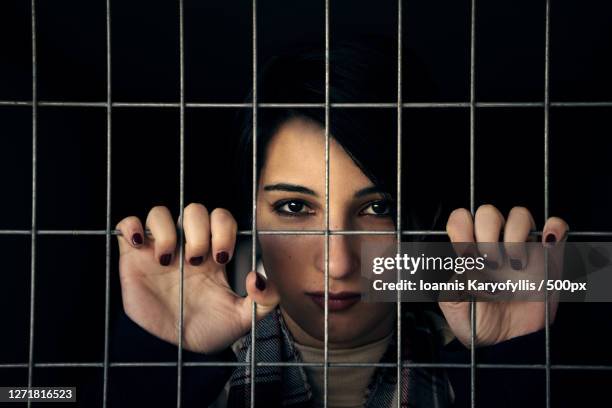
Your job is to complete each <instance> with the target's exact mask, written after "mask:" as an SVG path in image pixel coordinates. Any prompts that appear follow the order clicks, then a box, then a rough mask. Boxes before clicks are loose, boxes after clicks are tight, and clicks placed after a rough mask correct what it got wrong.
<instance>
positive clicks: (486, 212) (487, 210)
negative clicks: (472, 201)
mask: <svg viewBox="0 0 612 408" xmlns="http://www.w3.org/2000/svg"><path fill="white" fill-rule="evenodd" d="M483 217H485V218H489V217H494V218H497V220H498V221H499V222H501V223H503V222H504V216H503V215H502V213H501V212H500V211H499V210H498V209H497V207H495V206H494V205H493V204H482V205H481V206H479V207H478V209H477V210H476V214H475V215H474V218H477V219H480V218H483Z"/></svg>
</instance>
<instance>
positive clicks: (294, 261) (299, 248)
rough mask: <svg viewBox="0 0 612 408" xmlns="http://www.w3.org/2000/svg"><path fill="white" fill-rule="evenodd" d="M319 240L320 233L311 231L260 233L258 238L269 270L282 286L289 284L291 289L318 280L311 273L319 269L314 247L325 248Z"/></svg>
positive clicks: (278, 284)
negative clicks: (285, 233)
mask: <svg viewBox="0 0 612 408" xmlns="http://www.w3.org/2000/svg"><path fill="white" fill-rule="evenodd" d="M320 241H321V239H320V237H316V236H308V235H302V236H300V235H261V236H260V237H259V242H260V245H261V249H262V253H263V262H264V267H265V269H266V274H267V275H268V276H269V277H271V278H272V279H273V280H274V282H275V283H276V284H277V286H279V289H281V288H282V287H283V286H285V287H287V286H290V288H288V289H289V290H290V291H291V288H293V289H300V288H301V287H302V286H303V285H302V284H303V283H304V282H308V281H313V280H315V279H316V278H315V277H314V276H309V275H310V274H313V273H315V272H314V271H315V270H316V268H315V265H314V260H315V259H316V254H315V251H316V250H317V248H318V249H319V250H320V249H321V248H322V243H321V242H320ZM281 290H282V289H281Z"/></svg>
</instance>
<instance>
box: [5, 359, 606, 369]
mask: <svg viewBox="0 0 612 408" xmlns="http://www.w3.org/2000/svg"><path fill="white" fill-rule="evenodd" d="M248 365H250V363H249V362H229V361H226V362H215V361H206V362H204V361H203V362H196V361H185V362H183V367H244V366H248ZM176 366H177V362H176V361H162V362H149V361H140V362H132V361H129V362H111V363H109V367H111V368H146V367H176ZM256 366H257V367H323V366H324V363H304V362H299V363H298V362H287V361H278V362H277V361H272V362H270V361H261V362H258V363H256ZM329 366H330V367H386V368H394V367H396V366H397V364H396V363H362V362H350V363H334V362H330V363H329ZM34 367H35V368H104V362H89V363H88V362H61V363H35V364H34ZM402 367H408V368H410V367H424V368H470V367H471V364H469V363H466V364H463V363H412V362H403V363H402ZM476 367H477V368H483V369H500V368H501V369H511V370H519V369H520V370H546V364H484V363H480V364H476ZM11 368H21V369H23V368H28V363H4V364H0V369H11ZM550 369H551V370H587V371H611V370H612V365H595V364H586V365H585V364H583V365H581V364H577V365H573V364H551V366H550Z"/></svg>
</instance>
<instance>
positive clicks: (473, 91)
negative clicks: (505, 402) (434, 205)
mask: <svg viewBox="0 0 612 408" xmlns="http://www.w3.org/2000/svg"><path fill="white" fill-rule="evenodd" d="M475 115H476V0H471V7H470V212H471V213H472V215H474V211H475V186H474V184H475V128H476V123H475ZM470 328H471V330H470V366H471V367H470V406H471V407H472V408H474V407H475V406H476V302H475V301H474V299H473V298H470Z"/></svg>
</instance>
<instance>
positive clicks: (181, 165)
mask: <svg viewBox="0 0 612 408" xmlns="http://www.w3.org/2000/svg"><path fill="white" fill-rule="evenodd" d="M178 8H179V9H178V12H179V99H180V101H179V104H180V105H179V142H180V146H179V155H180V162H179V214H180V216H179V228H178V238H179V258H180V259H179V268H180V282H179V322H178V323H179V327H178V336H179V337H178V352H177V353H178V355H177V371H176V407H177V408H181V399H182V396H183V389H182V385H183V331H184V326H183V324H184V321H183V320H184V319H183V318H184V312H185V311H184V307H183V306H184V305H183V303H184V290H185V243H184V241H185V239H184V238H185V232H184V230H183V218H184V216H183V215H184V211H183V209H184V208H185V38H184V37H185V36H184V6H183V0H178Z"/></svg>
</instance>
